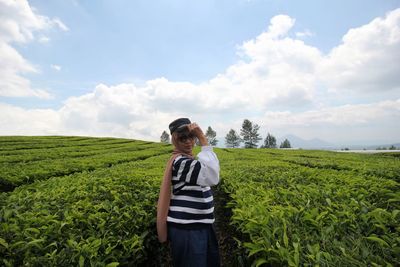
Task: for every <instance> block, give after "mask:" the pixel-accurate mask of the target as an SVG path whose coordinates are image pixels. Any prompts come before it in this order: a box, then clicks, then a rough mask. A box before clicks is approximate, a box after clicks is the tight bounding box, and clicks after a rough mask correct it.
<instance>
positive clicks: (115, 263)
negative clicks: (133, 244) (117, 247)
mask: <svg viewBox="0 0 400 267" xmlns="http://www.w3.org/2000/svg"><path fill="white" fill-rule="evenodd" d="M118 265H119V262H111V263H109V264H107V265H106V267H117V266H118Z"/></svg>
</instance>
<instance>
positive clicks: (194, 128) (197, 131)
mask: <svg viewBox="0 0 400 267" xmlns="http://www.w3.org/2000/svg"><path fill="white" fill-rule="evenodd" d="M188 129H189V132H190V133H192V134H193V135H194V136H196V137H197V138H198V139H199V142H200V145H201V146H208V140H207V138H206V136H205V135H204V133H203V130H202V129H201V128H200V126H199V125H198V124H197V123H191V124H189V125H188Z"/></svg>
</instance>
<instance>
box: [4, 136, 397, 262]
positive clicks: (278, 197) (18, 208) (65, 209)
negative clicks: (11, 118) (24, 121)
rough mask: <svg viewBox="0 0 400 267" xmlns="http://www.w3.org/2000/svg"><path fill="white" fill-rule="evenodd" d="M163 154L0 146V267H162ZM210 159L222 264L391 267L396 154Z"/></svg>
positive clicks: (150, 149)
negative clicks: (215, 162) (158, 225)
mask: <svg viewBox="0 0 400 267" xmlns="http://www.w3.org/2000/svg"><path fill="white" fill-rule="evenodd" d="M171 151H172V146H171V145H166V144H161V143H152V142H145V141H137V140H130V139H119V138H91V137H66V136H48V137H21V136H19V137H9V136H7V137H0V191H1V193H0V265H2V266H3V265H4V266H167V265H168V264H169V263H168V255H167V251H168V248H167V247H166V246H162V245H159V244H158V242H157V237H156V232H155V217H156V203H157V198H158V192H159V186H160V183H161V179H162V175H163V171H164V167H165V164H166V161H167V159H168V158H169V155H170V153H171ZM196 152H198V148H196ZM215 152H216V154H217V155H218V157H219V160H220V164H221V182H220V184H219V185H218V186H217V187H215V188H214V190H215V192H216V198H215V201H216V202H217V204H218V203H220V204H221V203H223V209H224V210H223V212H221V211H218V209H217V214H216V216H217V219H218V222H219V225H217V230H218V231H219V235H221V234H222V235H225V236H226V235H227V234H229V235H230V240H231V244H230V246H229V249H230V250H229V251H224V250H226V249H227V247H226V246H225V245H222V246H221V255H226V254H229V263H228V262H227V261H224V262H223V265H225V266H231V265H234V266H251V265H253V266H400V223H399V222H400V154H396V153H392V154H368V155H367V154H351V153H349V154H347V153H346V154H342V153H335V152H328V151H305V150H278V149H221V148H216V149H215ZM224 216H225V217H224ZM221 217H223V218H222V219H223V220H221ZM221 222H223V223H222V224H221ZM232 246H233V247H234V248H233V249H232ZM223 260H226V257H223Z"/></svg>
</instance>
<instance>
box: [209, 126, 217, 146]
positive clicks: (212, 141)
mask: <svg viewBox="0 0 400 267" xmlns="http://www.w3.org/2000/svg"><path fill="white" fill-rule="evenodd" d="M216 136H217V132H216V131H214V130H213V129H212V128H211V126H208V128H207V131H206V137H207V140H208V143H209V144H210V145H212V146H216V145H217V143H218V140H217V139H216V138H215V137H216Z"/></svg>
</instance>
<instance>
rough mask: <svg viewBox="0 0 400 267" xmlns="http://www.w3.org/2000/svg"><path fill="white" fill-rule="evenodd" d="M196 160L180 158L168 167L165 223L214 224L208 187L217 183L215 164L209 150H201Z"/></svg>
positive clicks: (213, 156) (217, 163)
mask: <svg viewBox="0 0 400 267" xmlns="http://www.w3.org/2000/svg"><path fill="white" fill-rule="evenodd" d="M197 158H198V159H197V160H196V159H192V158H189V157H186V156H183V155H180V156H178V157H177V158H175V160H174V162H173V163H172V164H173V165H172V195H171V202H170V207H169V211H168V217H167V222H171V223H178V224H192V223H196V224H197V223H206V224H212V223H213V222H214V200H213V195H212V191H211V188H210V186H213V185H216V184H218V182H219V161H218V158H217V156H216V155H215V153H214V152H213V149H212V147H211V146H203V147H201V152H200V153H199V154H198V155H197Z"/></svg>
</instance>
